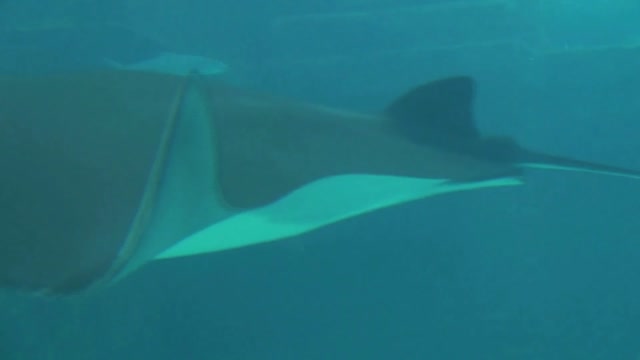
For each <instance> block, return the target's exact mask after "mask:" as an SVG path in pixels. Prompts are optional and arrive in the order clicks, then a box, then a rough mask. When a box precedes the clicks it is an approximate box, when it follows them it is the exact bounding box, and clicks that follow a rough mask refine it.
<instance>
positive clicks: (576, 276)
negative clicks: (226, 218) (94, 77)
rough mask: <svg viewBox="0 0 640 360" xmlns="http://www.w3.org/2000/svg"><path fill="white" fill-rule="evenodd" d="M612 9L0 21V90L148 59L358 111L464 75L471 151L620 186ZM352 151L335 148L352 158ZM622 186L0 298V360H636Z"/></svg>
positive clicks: (633, 29)
mask: <svg viewBox="0 0 640 360" xmlns="http://www.w3.org/2000/svg"><path fill="white" fill-rule="evenodd" d="M638 19H640V2H637V1H634V0H617V1H606V0H583V1H578V0H571V1H570V0H538V1H535V0H520V1H518V0H476V1H473V0H467V1H446V0H439V1H425V0H422V1H417V0H393V1H392V0H341V1H338V0H323V1H320V0H317V1H293V0H271V1H263V0H251V1H249V0H238V1H228V0H227V1H222V0H217V1H216V0H214V1H212V0H164V1H155V0H116V1H113V0H112V1H107V0H103V1H92V0H20V1H18V0H0V72H1V73H4V74H14V75H15V74H18V75H25V74H27V75H38V74H43V73H55V72H67V71H75V70H77V71H84V70H87V69H92V68H96V67H100V66H104V59H112V60H117V61H118V62H121V63H130V62H135V61H137V60H139V59H144V58H147V57H149V56H153V55H154V54H159V53H162V52H165V51H170V52H179V53H184V54H194V55H200V56H206V57H210V58H214V59H218V60H220V61H222V62H224V63H225V64H227V65H228V67H229V70H228V73H226V74H225V75H224V76H227V77H228V78H229V81H231V82H234V83H238V84H242V85H244V86H247V87H252V88H256V89H261V90H265V91H269V92H272V93H277V94H281V95H287V96H292V97H294V98H297V99H300V100H308V101H313V102H318V103H323V104H326V105H331V106H340V107H345V108H350V109H356V110H363V111H371V112H376V111H380V110H382V109H384V107H385V106H386V104H388V103H389V102H391V101H392V100H393V99H394V98H395V97H396V96H399V95H400V94H402V93H403V92H404V91H406V90H407V89H409V88H411V87H413V86H416V85H419V84H421V83H423V82H425V81H429V80H433V79H437V78H441V77H446V76H451V75H471V76H473V77H474V78H476V80H477V85H478V86H477V91H478V97H477V101H476V118H477V121H478V124H479V127H480V128H481V130H482V131H483V132H485V133H492V134H503V135H509V136H514V137H515V138H517V139H518V140H519V141H520V142H521V143H522V144H523V145H525V146H528V147H531V148H533V149H539V150H544V151H547V152H551V153H558V154H566V155H568V156H571V157H575V158H580V159H585V160H590V161H598V162H603V163H609V164H614V165H619V166H625V167H628V168H635V169H640V156H639V155H640V141H639V134H640V66H639V64H640V22H638ZM354 141H355V140H354ZM639 215H640V183H638V182H637V181H635V182H634V181H633V180H627V179H619V178H609V177H601V176H592V175H589V174H578V173H575V174H574V173H567V172H547V171H530V173H529V174H528V177H527V184H526V185H525V186H521V187H515V188H503V189H487V190H482V191H477V192H463V193H457V194H450V195H443V196H438V197H434V198H429V199H426V200H424V201H419V202H415V203H411V204H408V205H402V206H398V207H393V208H389V209H386V210H382V211H378V212H375V213H372V214H369V215H367V216H364V217H360V218H355V219H352V220H349V221H345V222H342V223H339V224H336V225H334V226H331V227H329V228H325V229H322V230H319V231H315V232H313V233H311V234H308V235H305V236H302V237H298V238H295V239H289V240H284V241H280V242H275V243H270V244H265V245H260V246H254V247H248V248H243V249H238V250H233V251H228V252H222V253H215V254H210V255H204V256H198V257H191V258H183V259H177V260H171V261H161V262H156V263H153V264H151V265H148V266H146V267H145V268H144V269H142V270H141V271H138V272H137V273H135V274H133V275H132V276H131V277H129V278H127V279H126V280H124V281H122V282H120V283H118V284H116V285H115V286H113V287H110V288H107V289H103V290H98V291H93V292H91V293H89V294H86V295H81V296H76V297H69V298H38V297H29V296H24V295H16V294H13V293H9V292H5V293H0V359H2V360H14V359H21V360H22V359H25V360H31V359H34V360H35V359H37V360H39V359H65V360H71V359H96V360H99V359H633V360H636V359H640V341H639V340H640V288H639V286H638V278H640V237H639V235H638V234H640V219H638V216H639Z"/></svg>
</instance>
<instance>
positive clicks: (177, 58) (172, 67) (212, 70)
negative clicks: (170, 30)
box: [105, 52, 228, 76]
mask: <svg viewBox="0 0 640 360" xmlns="http://www.w3.org/2000/svg"><path fill="white" fill-rule="evenodd" d="M105 62H106V64H107V66H109V67H111V68H116V69H122V70H129V71H143V72H155V73H161V74H171V75H181V76H186V75H189V74H191V73H197V74H199V75H204V76H212V75H218V74H221V73H224V72H226V71H227V69H228V67H227V65H226V64H225V63H223V62H221V61H219V60H215V59H211V58H208V57H204V56H199V55H187V54H177V53H170V52H165V53H161V54H160V55H158V56H155V57H152V58H149V59H145V60H141V61H138V62H133V63H128V64H122V63H119V62H117V61H115V60H112V59H105Z"/></svg>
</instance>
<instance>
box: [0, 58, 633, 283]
mask: <svg viewBox="0 0 640 360" xmlns="http://www.w3.org/2000/svg"><path fill="white" fill-rule="evenodd" d="M473 97H474V85H473V81H472V79H471V78H468V77H456V78H449V79H443V80H439V81H436V82H432V83H427V84H425V85H422V86H420V87H418V88H416V89H414V90H412V91H410V92H408V93H407V94H405V95H403V96H401V97H399V98H398V100H396V101H395V102H393V103H392V104H391V105H390V106H389V107H388V108H387V110H386V111H385V112H383V113H382V114H360V113H354V112H349V111H344V110H339V109H332V108H327V107H323V106H318V105H313V104H307V103H300V102H295V101H290V100H286V99H281V98H277V97H272V96H269V95H263V94H254V93H252V92H249V91H244V90H240V89H236V88H233V87H230V86H226V85H224V84H220V83H217V82H211V81H210V80H205V79H201V78H198V77H195V76H188V77H186V76H172V75H162V74H150V73H141V72H135V71H123V70H117V71H116V70H113V71H105V72H100V73H84V74H74V75H59V76H50V77H40V78H12V79H9V78H4V79H0V165H2V170H3V176H2V177H0V203H1V205H2V206H0V231H1V234H0V286H2V287H4V288H9V289H15V290H20V291H26V292H33V293H44V294H47V293H50V294H65V293H73V292H78V291H81V290H84V289H87V288H91V287H94V286H99V285H107V284H109V283H112V282H114V281H117V280H118V279H121V278H122V277H124V276H126V275H127V274H129V273H130V272H132V271H134V270H136V269H137V268H139V267H140V266H142V265H144V264H145V263H147V262H150V261H152V260H156V259H166V258H173V257H179V256H189V255H196V254H202V253H208V252H214V251H222V250H226V249H232V248H237V247H242V246H247V245H251V244H258V243H264V242H268V241H274V240H279V239H283V238H287V237H292V236H296V235H299V234H302V233H305V232H308V231H311V230H314V229H317V228H320V227H324V226H328V225H331V224H333V223H335V222H338V221H340V220H343V219H346V218H350V217H354V216H358V215H362V214H365V213H367V212H371V211H375V210H377V209H381V208H384V207H388V206H392V205H397V204H401V203H405V202H408V201H413V200H417V199H421V198H426V197H429V196H433V195H437V194H443V193H447V192H454V191H463V190H473V189H479V188H484V187H496V186H511V185H517V184H520V183H521V179H522V169H523V168H525V167H534V168H549V169H563V170H575V171H586V172H594V173H602V174H608V175H618V176H626V177H631V178H640V173H638V172H635V171H632V170H626V169H620V168H615V167H610V166H606V165H599V164H593V163H589V162H583V161H578V160H572V159H568V158H563V157H558V156H554V155H546V154H540V153H535V152H532V151H529V150H526V149H524V148H522V147H520V146H519V145H518V144H517V143H516V142H515V141H514V140H512V139H508V138H494V137H484V136H482V135H481V134H480V133H479V132H478V130H477V128H476V127H475V125H474V122H473V116H472V115H473V112H472V102H473Z"/></svg>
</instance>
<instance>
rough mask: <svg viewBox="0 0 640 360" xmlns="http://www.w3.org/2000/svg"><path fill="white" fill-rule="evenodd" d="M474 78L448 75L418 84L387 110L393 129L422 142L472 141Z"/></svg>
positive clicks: (446, 143) (477, 134) (473, 131)
mask: <svg viewBox="0 0 640 360" xmlns="http://www.w3.org/2000/svg"><path fill="white" fill-rule="evenodd" d="M473 98H474V81H473V79H472V78H470V77H466V76H460V77H451V78H446V79H442V80H438V81H434V82H430V83H427V84H424V85H421V86H419V87H417V88H415V89H413V90H411V91H409V92H408V93H406V94H405V95H403V96H401V97H400V98H398V99H397V100H396V101H394V102H393V103H392V104H391V105H390V106H389V107H388V108H387V110H386V115H387V117H388V118H389V125H390V126H391V128H392V129H393V130H394V131H397V132H399V133H400V134H402V135H403V136H406V137H408V138H410V139H411V140H412V141H415V142H417V143H421V144H425V143H428V144H434V145H443V146H446V145H451V144H452V143H455V144H460V143H466V142H474V141H476V140H478V139H479V137H480V135H479V133H478V130H477V129H476V127H475V124H474V123H473V114H472V109H471V108H472V103H473Z"/></svg>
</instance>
